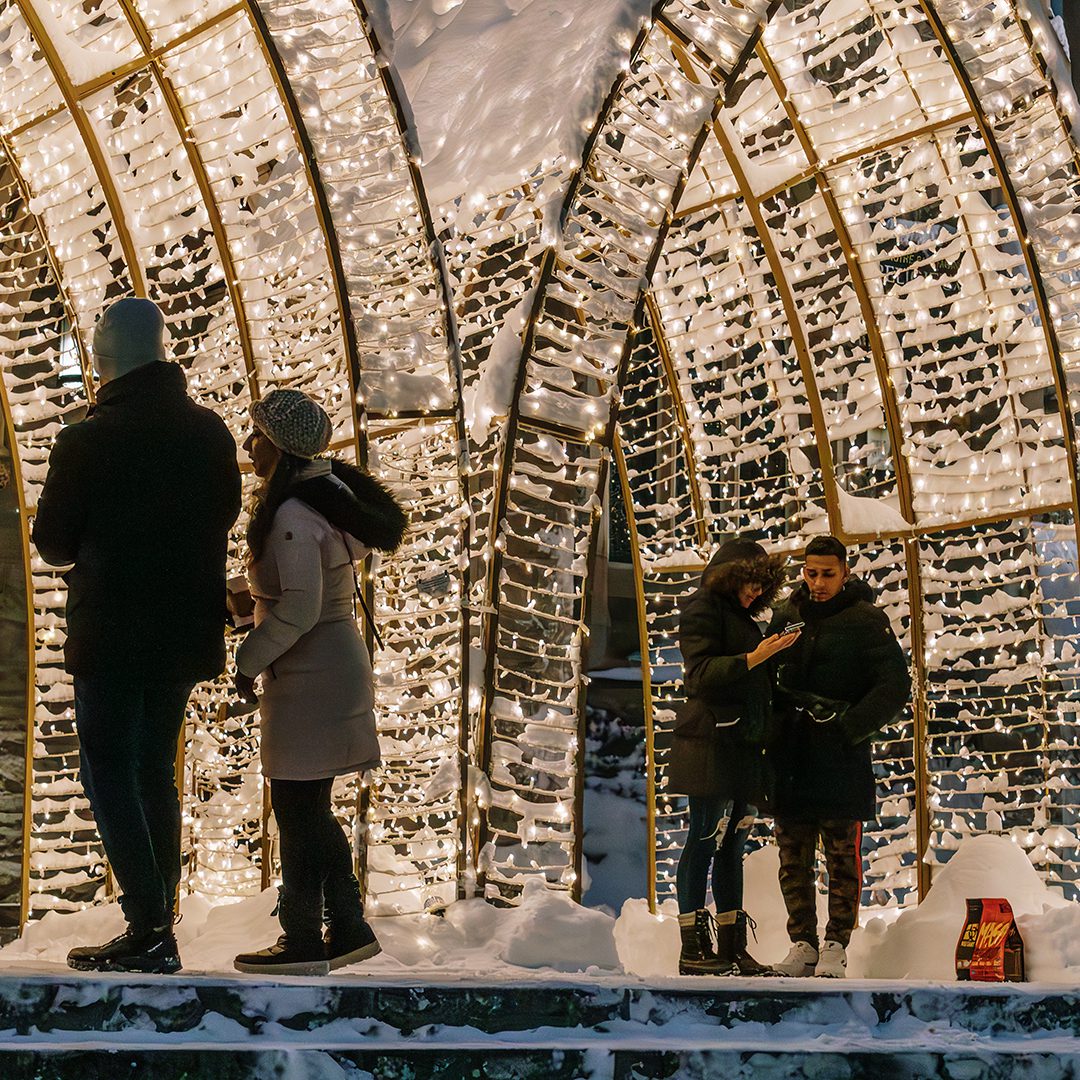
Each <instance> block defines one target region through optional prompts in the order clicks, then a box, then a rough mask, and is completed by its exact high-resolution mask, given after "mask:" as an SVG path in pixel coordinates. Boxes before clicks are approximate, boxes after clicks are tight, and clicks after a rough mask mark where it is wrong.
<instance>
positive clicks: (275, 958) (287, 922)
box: [233, 888, 330, 975]
mask: <svg viewBox="0 0 1080 1080" xmlns="http://www.w3.org/2000/svg"><path fill="white" fill-rule="evenodd" d="M280 897H281V898H280V900H279V901H278V922H280V923H281V929H282V930H284V931H285V933H283V934H282V935H281V937H279V938H278V939H277V943H276V944H274V945H271V946H269V947H268V948H266V949H260V950H259V951H258V952H249V953H240V955H239V956H237V957H236V959H235V960H233V967H234V968H236V970H237V971H246V972H248V973H249V974H252V975H326V974H327V973H328V972H329V971H330V964H329V961H328V960H327V959H326V946H325V945H324V944H323V939H322V902H321V899H320V898H318V897H303V896H301V897H299V898H297V897H295V896H291V895H290V894H289V893H287V892H286V891H285V889H284V888H282V889H281V894H280Z"/></svg>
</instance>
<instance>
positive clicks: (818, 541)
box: [803, 536, 847, 566]
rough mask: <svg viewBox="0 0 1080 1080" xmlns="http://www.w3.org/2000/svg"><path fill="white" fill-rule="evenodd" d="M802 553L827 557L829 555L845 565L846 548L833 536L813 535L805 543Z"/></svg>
mask: <svg viewBox="0 0 1080 1080" xmlns="http://www.w3.org/2000/svg"><path fill="white" fill-rule="evenodd" d="M803 554H804V555H818V556H820V557H822V558H828V557H829V556H830V555H831V556H833V557H834V558H837V559H839V560H840V562H841V563H842V564H843V565H844V566H847V548H846V547H844V545H843V544H841V543H840V541H839V540H837V539H836V537H835V536H815V537H814V539H813V540H811V541H810V543H809V544H807V545H806V551H805V552H804V553H803Z"/></svg>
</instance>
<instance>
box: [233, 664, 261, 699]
mask: <svg viewBox="0 0 1080 1080" xmlns="http://www.w3.org/2000/svg"><path fill="white" fill-rule="evenodd" d="M233 683H234V685H235V687H236V696H237V697H238V698H239V699H240V700H241V701H243V702H245V703H246V704H248V705H258V704H259V695H258V694H256V693H255V680H254V679H253V678H252V677H251V676H250V675H244V674H243V673H242V672H240V671H238V672H237V673H236V678H235V679H234V680H233Z"/></svg>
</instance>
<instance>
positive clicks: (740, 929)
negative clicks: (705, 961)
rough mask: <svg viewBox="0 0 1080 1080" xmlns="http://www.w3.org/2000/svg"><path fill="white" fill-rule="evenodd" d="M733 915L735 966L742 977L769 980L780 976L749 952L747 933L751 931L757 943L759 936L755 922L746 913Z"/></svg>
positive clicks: (738, 912)
mask: <svg viewBox="0 0 1080 1080" xmlns="http://www.w3.org/2000/svg"><path fill="white" fill-rule="evenodd" d="M731 914H734V916H735V932H734V944H733V949H734V954H735V955H734V961H735V966H736V968H738V973H739V974H740V975H747V976H751V977H758V978H761V977H764V978H768V977H772V976H777V975H779V974H780V972H779V971H777V970H776V969H775V968H771V967H769V966H768V964H762V963H760V962H759V961H757V960H755V959H754V958H753V957H752V956H751V955H750V953H749V952H747V941H746V932H747V930H748V929H749V931H750V933H752V934H754V940H755V941H757V934H756V933H754V931H756V930H757V923H756V922H754V920H753V919H752V918H751V917H750V916H749V915H748V914H747V913H746V912H745V911H736V912H733V913H731ZM718 918H719V917H718Z"/></svg>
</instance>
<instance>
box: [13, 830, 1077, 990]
mask: <svg viewBox="0 0 1080 1080" xmlns="http://www.w3.org/2000/svg"><path fill="white" fill-rule="evenodd" d="M777 868H778V858H777V853H776V849H775V847H771V846H770V847H764V848H761V849H760V850H758V851H756V852H754V853H753V854H751V855H750V856H749V857H748V859H747V862H746V897H747V900H746V906H747V909H748V911H749V912H750V914H751V916H752V917H753V919H754V920H755V921H756V923H757V928H756V942H754V941H752V942H751V951H752V952H753V953H754V955H755V956H756V957H757V958H758V959H759V960H762V961H764V962H767V963H768V962H773V963H775V962H776V961H778V960H780V959H782V958H783V956H784V955H785V953H786V952H787V948H788V940H787V935H786V932H785V929H784V925H785V919H786V916H785V912H784V904H783V899H782V897H781V895H780V889H779V885H778V884H777V875H776V872H777ZM974 896H985V897H990V896H1004V897H1005V898H1006V899H1008V900H1009V901H1010V903H1011V904H1012V905H1013V909H1014V911H1015V912H1016V914H1017V923H1018V925H1019V927H1020V932H1021V935H1022V936H1023V939H1024V945H1025V954H1026V960H1027V970H1028V978H1029V981H1032V982H1038V983H1043V984H1071V985H1077V984H1080V904H1076V903H1071V902H1068V901H1065V900H1063V899H1062V898H1061V896H1060V894H1058V893H1056V892H1055V891H1053V890H1052V889H1049V888H1047V886H1046V885H1045V884H1044V883H1043V882H1042V880H1041V879H1040V878H1039V876H1038V874H1037V873H1036V872H1035V870H1034V869H1033V868H1032V866H1031V863H1030V862H1029V861H1028V859H1027V857H1026V855H1024V853H1023V851H1022V849H1021V848H1020V847H1019V846H1018V845H1017V844H1015V843H1013V841H1012V840H1010V839H1009V838H1007V837H1003V836H991V835H984V836H976V837H972V838H970V839H967V840H965V841H964V842H963V843H962V844H961V846H960V848H959V850H958V851H957V852H956V854H955V855H954V857H953V858H952V860H951V861H950V862H949V863H948V864H947V865H946V866H945V867H944V868H943V869H942V870H941V871H940V872H939V873H938V875H937V877H936V879H935V883H934V886H933V888H932V889H931V891H930V893H929V895H928V897H927V899H926V900H925V901H924V902H923V903H922V905H920V906H919V907H917V908H915V907H912V908H907V909H904V910H902V911H900V910H897V909H895V908H887V909H869V910H864V911H863V913H862V926H861V928H860V929H859V930H857V931H856V932H855V935H854V937H853V938H852V942H851V948H850V950H849V962H848V974H849V977H851V978H857V979H888V980H908V981H924V980H930V981H944V982H953V981H955V972H954V970H953V953H954V950H955V947H956V941H957V938H958V937H959V935H960V931H961V928H962V926H963V923H964V917H965V900H966V899H967V897H974ZM276 902H277V892H276V890H275V889H267V890H266V891H265V892H263V893H261V894H260V895H258V896H255V897H252V898H250V899H247V900H243V901H241V902H239V903H232V904H228V903H226V904H220V905H218V906H213V907H212V906H210V905H209V904H208V903H207V902H206V901H205V900H204V899H202V898H200V897H197V896H186V897H184V899H183V901H182V903H181V910H182V912H183V919H182V920H181V921H180V923H179V924H178V925H177V928H176V930H177V939H178V941H179V943H180V950H181V956H182V957H183V960H184V969H185V971H187V972H189V973H192V974H196V973H205V974H222V973H227V974H233V968H232V958H233V956H234V955H235V953H236V952H238V951H240V950H241V949H248V948H252V947H262V946H264V945H268V944H270V943H272V942H273V941H275V940H276V939H277V935H278V933H279V932H280V931H279V928H278V924H277V920H276V919H275V918H274V916H273V910H274V906H275V904H276ZM819 912H820V922H821V925H822V926H824V923H825V919H826V910H825V897H824V896H821V897H819ZM675 915H676V912H675V907H674V903H673V902H672V901H668V902H666V903H665V904H664V905H663V907H662V909H661V911H660V912H658V913H657V914H655V915H654V914H651V913H650V912H649V910H648V905H647V903H646V902H645V901H644V900H643V899H630V900H627V901H626V902H625V903H624V904H623V907H622V910H621V912H620V913H619V915H618V916H617V917H615V916H613V915H611V914H609V913H608V912H606V911H604V910H600V909H595V908H593V909H590V908H588V907H584V906H581V905H578V904H575V903H573V902H572V901H571V900H570V899H569V897H568V896H567V895H566V894H565V893H561V892H554V891H551V890H548V889H545V888H543V887H542V886H540V885H539V883H538V882H537V883H535V884H533V885H532V886H531V887H529V888H527V889H526V891H525V894H524V896H523V899H522V902H521V905H520V906H519V907H516V908H496V907H494V906H492V905H491V904H488V903H486V902H485V901H484V900H481V899H469V900H461V901H458V902H457V903H454V904H451V905H450V906H449V907H448V908H447V909H446V911H445V914H443V915H430V914H429V915H415V916H393V917H387V918H380V919H376V920H374V922H373V925H374V928H375V932H376V933H377V935H378V937H379V941H380V942H381V943H382V946H383V953H382V954H381V955H380V956H377V957H375V958H374V959H372V960H369V961H367V962H366V963H364V964H362V965H357V966H356V967H353V968H348V969H343V971H344V972H346V973H347V974H349V975H350V976H351V975H363V976H365V977H370V978H372V979H375V980H388V981H394V982H396V981H400V980H401V979H402V978H406V979H408V980H409V981H410V982H417V981H432V982H437V983H442V982H445V981H448V980H449V981H454V980H458V979H468V980H477V979H482V980H487V981H490V982H492V983H506V982H521V981H530V980H535V979H537V978H539V979H549V980H555V979H558V978H560V977H562V978H565V976H566V974H568V973H577V974H579V975H581V976H584V977H585V978H586V981H588V979H590V978H603V979H605V980H609V979H610V978H611V977H612V976H621V977H622V978H624V979H626V980H627V981H628V982H634V981H649V980H656V979H665V980H666V979H667V978H668V977H670V976H674V975H675V974H676V971H677V963H678V953H679V933H678V923H677V920H676V918H675ZM122 928H123V918H122V915H121V912H120V909H119V907H118V906H117V905H116V904H106V905H101V906H98V907H92V908H87V909H86V910H84V911H81V912H76V913H74V914H60V913H58V912H49V913H48V914H46V915H45V916H44V917H43V918H42V919H40V920H38V921H37V922H33V923H31V924H29V925H28V926H27V928H26V930H25V932H24V934H23V936H22V937H21V938H20V939H19V940H17V941H14V942H12V943H11V944H9V945H7V946H6V947H5V948H3V949H0V971H3V970H4V968H17V969H19V970H20V971H26V970H28V969H33V970H43V969H45V970H47V969H48V967H51V966H52V965H57V966H61V965H63V964H64V961H65V957H66V955H67V952H68V950H69V949H71V948H72V947H73V946H75V945H84V944H87V943H88V942H95V941H104V940H106V939H108V938H110V937H112V936H113V935H115V934H117V933H119V932H120V931H121V929H122ZM237 977H238V978H239V977H240V976H237ZM688 981H689V982H690V984H691V985H700V984H699V983H698V982H697V980H696V979H693V978H690V977H688Z"/></svg>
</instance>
